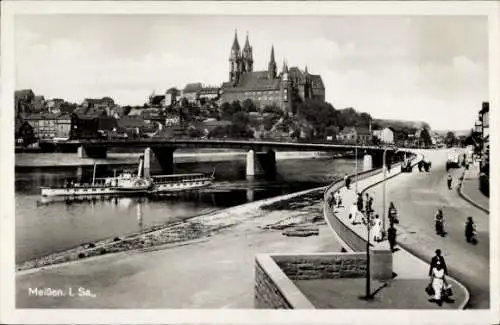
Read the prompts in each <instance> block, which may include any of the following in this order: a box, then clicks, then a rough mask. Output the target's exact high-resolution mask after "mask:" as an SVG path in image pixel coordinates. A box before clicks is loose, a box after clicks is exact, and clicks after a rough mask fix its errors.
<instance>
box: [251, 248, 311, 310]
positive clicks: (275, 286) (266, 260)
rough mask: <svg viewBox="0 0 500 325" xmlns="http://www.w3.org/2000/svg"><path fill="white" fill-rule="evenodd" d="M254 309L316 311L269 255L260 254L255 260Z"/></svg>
mask: <svg viewBox="0 0 500 325" xmlns="http://www.w3.org/2000/svg"><path fill="white" fill-rule="evenodd" d="M254 307H255V308H257V309H314V306H313V305H312V304H311V302H310V301H309V300H308V299H307V298H306V297H305V296H304V294H303V293H302V292H301V291H300V290H299V289H298V288H297V287H296V286H295V284H294V283H293V282H292V280H290V278H288V276H287V275H286V274H285V273H284V272H283V271H282V270H281V269H280V268H279V267H278V265H277V264H276V262H275V261H274V260H273V259H272V257H271V255H268V254H259V255H257V257H256V258H255V290H254Z"/></svg>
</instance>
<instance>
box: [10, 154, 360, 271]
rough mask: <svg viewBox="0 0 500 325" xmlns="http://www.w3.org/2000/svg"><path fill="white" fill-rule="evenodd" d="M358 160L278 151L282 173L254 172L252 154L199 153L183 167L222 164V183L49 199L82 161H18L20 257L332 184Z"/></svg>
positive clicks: (106, 170)
mask: <svg viewBox="0 0 500 325" xmlns="http://www.w3.org/2000/svg"><path fill="white" fill-rule="evenodd" d="M35 156H36V155H35ZM292 157H293V156H292ZM16 158H17V157H16ZM23 158H25V157H23ZM20 163H22V162H20ZM361 165H362V164H358V166H360V167H361ZM354 166H355V162H354V160H353V159H334V158H332V157H324V156H322V157H319V158H314V159H313V158H311V156H310V155H309V158H302V159H297V158H294V159H279V157H278V161H277V170H278V175H277V177H276V179H275V180H265V179H255V180H247V179H246V177H245V160H244V156H241V157H239V158H236V159H234V160H232V161H204V162H192V161H191V162H185V163H177V164H176V173H188V172H205V173H209V172H211V171H212V170H213V169H214V168H216V179H215V182H214V184H213V185H212V186H211V187H210V188H207V189H204V190H202V191H200V192H199V193H198V194H197V195H189V196H187V195H184V196H181V197H164V198H155V199H152V198H147V197H142V198H139V197H136V198H118V199H106V200H101V199H96V200H91V201H89V200H86V201H64V200H50V201H42V200H41V197H40V196H39V187H40V186H47V185H54V184H57V183H59V182H61V181H62V180H63V179H64V178H65V177H67V176H74V175H75V174H76V173H77V168H76V167H51V168H33V167H24V168H16V178H15V179H16V183H15V186H16V190H15V199H16V202H15V207H16V225H15V226H16V236H15V237H16V264H19V263H22V262H25V261H28V260H31V259H34V258H37V257H41V256H45V255H48V254H52V253H55V252H59V251H64V250H67V249H71V248H74V247H77V246H79V245H82V244H85V243H89V242H94V241H98V240H101V239H104V238H113V237H115V236H126V235H129V234H133V233H138V232H139V233H140V232H143V231H145V230H148V229H150V228H151V227H158V226H161V225H163V224H166V223H171V222H173V221H181V220H184V219H189V218H191V217H194V216H197V215H201V214H205V213H208V212H212V211H217V210H220V209H224V208H227V207H231V206H237V205H240V204H243V203H246V202H249V201H255V200H259V199H264V198H269V197H274V196H278V195H283V194H287V193H293V192H297V191H301V190H304V189H309V188H314V187H318V186H322V185H326V184H328V183H329V182H331V181H332V180H333V179H334V178H336V177H342V176H343V175H344V174H345V173H351V172H353V170H354ZM120 167H122V166H120V165H115V166H113V167H112V168H111V167H104V166H103V167H100V168H98V176H104V175H110V173H111V174H112V172H113V171H112V170H113V169H119V168H120ZM83 175H84V177H85V176H86V177H91V175H92V167H86V168H83Z"/></svg>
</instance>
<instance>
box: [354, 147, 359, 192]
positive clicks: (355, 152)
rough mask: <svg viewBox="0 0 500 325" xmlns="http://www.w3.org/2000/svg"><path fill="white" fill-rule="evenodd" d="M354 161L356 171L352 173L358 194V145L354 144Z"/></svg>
mask: <svg viewBox="0 0 500 325" xmlns="http://www.w3.org/2000/svg"><path fill="white" fill-rule="evenodd" d="M354 159H355V160H356V167H355V168H356V170H355V171H354V173H355V174H354V175H356V176H355V180H356V185H355V186H356V187H355V189H356V193H358V144H357V143H356V144H355V146H354Z"/></svg>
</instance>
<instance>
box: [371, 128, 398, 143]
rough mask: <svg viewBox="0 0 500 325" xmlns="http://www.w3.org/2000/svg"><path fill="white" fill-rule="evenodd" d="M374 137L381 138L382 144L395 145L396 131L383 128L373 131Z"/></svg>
mask: <svg viewBox="0 0 500 325" xmlns="http://www.w3.org/2000/svg"><path fill="white" fill-rule="evenodd" d="M373 136H374V137H377V138H379V140H380V142H381V143H385V144H391V143H394V130H393V129H392V128H389V127H387V128H383V129H381V130H373Z"/></svg>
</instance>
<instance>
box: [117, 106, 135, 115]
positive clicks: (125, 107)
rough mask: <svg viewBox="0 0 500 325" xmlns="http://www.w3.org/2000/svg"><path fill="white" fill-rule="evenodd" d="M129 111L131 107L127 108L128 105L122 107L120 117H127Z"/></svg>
mask: <svg viewBox="0 0 500 325" xmlns="http://www.w3.org/2000/svg"><path fill="white" fill-rule="evenodd" d="M131 110H132V107H130V106H128V105H127V106H123V107H122V108H121V112H120V115H121V116H127V115H128V114H129V113H130V111H131Z"/></svg>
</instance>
